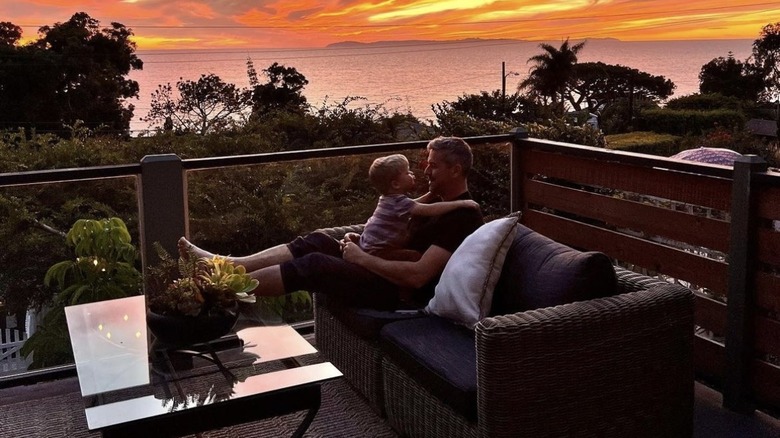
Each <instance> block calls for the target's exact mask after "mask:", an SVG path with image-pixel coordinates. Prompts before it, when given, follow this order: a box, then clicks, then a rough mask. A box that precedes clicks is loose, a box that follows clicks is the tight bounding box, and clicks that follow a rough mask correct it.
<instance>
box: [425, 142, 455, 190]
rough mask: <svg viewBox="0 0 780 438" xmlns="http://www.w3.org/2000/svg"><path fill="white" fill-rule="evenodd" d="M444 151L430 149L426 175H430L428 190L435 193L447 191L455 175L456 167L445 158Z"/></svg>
mask: <svg viewBox="0 0 780 438" xmlns="http://www.w3.org/2000/svg"><path fill="white" fill-rule="evenodd" d="M443 155H444V153H442V152H439V151H435V150H430V151H428V165H427V166H426V167H425V176H426V177H428V190H430V191H431V193H433V194H435V195H440V194H442V193H445V192H446V188H447V187H448V186H449V185H450V184H451V183H452V180H453V178H454V177H455V172H454V169H453V168H452V167H451V166H448V165H447V164H446V163H445V162H444V160H443Z"/></svg>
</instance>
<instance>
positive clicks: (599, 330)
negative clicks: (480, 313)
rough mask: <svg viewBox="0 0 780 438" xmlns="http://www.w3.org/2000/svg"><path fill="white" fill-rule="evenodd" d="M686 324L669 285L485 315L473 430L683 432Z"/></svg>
mask: <svg viewBox="0 0 780 438" xmlns="http://www.w3.org/2000/svg"><path fill="white" fill-rule="evenodd" d="M693 324H694V323H693V294H692V293H691V291H690V290H688V289H686V288H683V287H681V286H677V285H672V284H662V285H657V286H653V287H651V288H650V289H648V290H644V291H638V292H632V293H627V294H622V295H617V296H614V297H608V298H601V299H595V300H590V301H584V302H577V303H571V304H566V305H562V306H556V307H551V308H546V309H539V310H532V311H527V312H522V313H515V314H511V315H503V316H496V317H490V318H485V319H484V320H482V321H480V322H479V323H478V324H477V326H476V345H477V378H478V388H479V389H478V411H479V412H478V416H479V421H478V427H479V429H480V436H489V437H514V436H575V435H576V436H632V437H636V436H676V437H681V436H690V435H691V433H692V424H693V361H692V353H693Z"/></svg>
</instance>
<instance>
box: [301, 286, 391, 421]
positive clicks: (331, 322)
mask: <svg viewBox="0 0 780 438" xmlns="http://www.w3.org/2000/svg"><path fill="white" fill-rule="evenodd" d="M317 295H318V294H314V320H315V323H314V333H315V339H316V342H317V349H318V350H319V351H320V353H322V354H323V355H324V356H325V357H326V358H327V359H328V360H329V361H330V362H331V363H333V365H335V366H336V368H338V369H339V371H341V372H342V373H343V374H344V378H345V379H346V380H347V382H348V383H349V384H350V385H352V386H353V387H354V388H355V389H356V390H357V392H358V393H359V394H361V395H362V396H363V397H365V399H366V400H367V401H368V404H369V406H371V408H372V409H373V410H374V411H375V412H376V413H377V414H379V415H380V416H381V417H384V416H385V410H384V396H383V386H382V352H381V350H380V348H379V342H378V341H374V342H372V341H368V340H365V339H363V338H361V337H359V336H357V335H355V334H354V332H352V331H351V330H350V329H349V328H347V326H346V325H344V323H342V322H341V321H339V320H338V318H336V317H335V316H333V314H332V313H331V312H330V311H329V310H328V308H327V306H325V305H323V304H322V301H321V300H320V299H318V298H317Z"/></svg>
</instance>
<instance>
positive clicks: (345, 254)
mask: <svg viewBox="0 0 780 438" xmlns="http://www.w3.org/2000/svg"><path fill="white" fill-rule="evenodd" d="M352 234H354V233H352ZM344 238H345V239H344V240H345V241H343V243H342V245H341V258H343V259H344V260H346V261H348V262H350V263H354V264H356V265H359V264H360V261H361V260H362V259H363V258H365V257H366V256H367V255H368V254H366V252H365V251H363V250H362V249H361V248H360V245H358V244H357V243H355V242H353V241H351V240H348V241H347V239H346V236H344Z"/></svg>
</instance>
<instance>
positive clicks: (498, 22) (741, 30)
mask: <svg viewBox="0 0 780 438" xmlns="http://www.w3.org/2000/svg"><path fill="white" fill-rule="evenodd" d="M713 3H714V4H713ZM12 5H13V6H12ZM78 11H84V12H87V13H88V14H90V15H91V16H92V17H93V18H96V19H98V20H100V21H101V23H102V24H104V25H107V24H108V23H110V22H113V21H116V22H119V23H122V24H124V25H126V26H127V27H130V28H131V29H133V31H134V33H135V35H136V38H135V41H136V42H137V43H138V47H139V49H152V48H162V47H165V48H188V47H203V46H208V47H221V46H224V47H238V46H246V47H249V46H252V47H280V48H285V47H321V46H324V45H327V44H330V43H333V42H338V41H343V40H354V41H361V42H371V41H378V40H404V39H435V40H452V39H460V38H477V37H479V38H514V39H530V40H560V39H562V38H566V37H572V38H606V37H612V38H619V39H623V40H669V39H707V38H756V37H757V36H758V33H759V32H760V29H761V28H762V27H763V26H764V25H765V24H768V23H773V22H776V21H778V17H780V4H778V3H777V1H776V0H775V1H762V0H733V1H731V2H729V3H728V4H726V3H725V2H712V1H710V0H688V1H686V2H684V3H681V2H679V0H674V1H673V0H654V1H647V0H551V1H544V0H524V1H511V0H322V1H319V0H255V1H252V2H237V1H235V0H166V1H162V0H113V1H109V0H14V1H13V2H11V1H3V2H2V4H0V16H2V17H4V18H3V19H4V20H7V21H11V22H13V23H14V24H17V25H24V26H25V28H24V31H25V37H26V38H28V39H29V38H31V37H34V35H35V30H36V29H37V27H39V26H42V25H52V24H54V23H56V22H62V21H66V20H67V19H68V18H69V17H70V16H71V15H72V14H73V13H75V12H78Z"/></svg>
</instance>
